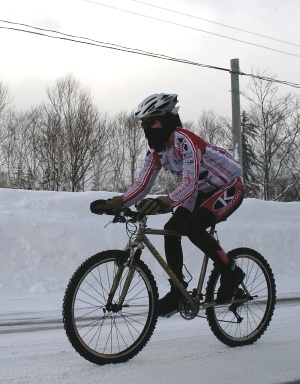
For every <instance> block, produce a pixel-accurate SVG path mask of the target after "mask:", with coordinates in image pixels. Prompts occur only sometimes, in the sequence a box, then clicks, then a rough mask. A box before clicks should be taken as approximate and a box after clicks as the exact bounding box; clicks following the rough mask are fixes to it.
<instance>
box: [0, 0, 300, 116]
mask: <svg viewBox="0 0 300 384" xmlns="http://www.w3.org/2000/svg"><path fill="white" fill-rule="evenodd" d="M144 2H145V3H148V4H152V5H155V6H157V7H164V8H168V9H171V10H173V11H177V12H181V13H184V14H189V15H192V16H194V17H188V16H185V15H182V14H177V13H174V12H169V11H166V10H163V9H159V8H157V7H150V6H147V5H145V4H141V2H137V1H133V0H95V3H99V4H102V6H101V5H98V4H95V3H91V2H87V1H84V0H0V5H1V19H2V20H5V21H10V22H15V23H24V24H29V25H31V26H35V27H39V28H46V29H51V30H56V31H59V32H62V33H66V34H71V35H75V36H82V37H86V38H90V39H94V40H97V41H101V42H107V43H112V44H118V45H121V46H125V47H128V48H136V49H140V50H144V51H148V52H153V53H158V54H163V55H167V56H171V57H175V58H180V59H185V60H189V61H193V62H197V63H200V64H206V65H212V66H216V67H221V68H227V69H229V68H230V60H231V59H233V58H239V60H240V70H241V71H242V72H244V73H252V72H256V71H257V70H259V69H260V70H265V71H266V72H267V74H268V75H269V76H271V77H273V76H276V77H277V79H279V80H286V81H290V82H293V83H298V84H300V71H299V64H300V41H299V36H300V23H299V15H300V0H251V1H249V0H164V2H161V1H160V0H144ZM103 5H108V6H110V7H116V8H122V9H124V10H127V11H130V12H135V13H139V14H142V15H147V16H150V17H152V18H149V17H143V16H138V15H136V14H132V13H128V12H124V11H120V10H117V9H113V8H109V7H105V6H103ZM199 18H201V19H199ZM157 19H162V20H165V21H169V22H171V23H174V24H170V23H165V22H162V21H159V20H157ZM202 19H207V20H210V21H212V22H208V21H204V20H202ZM175 24H177V25H175ZM178 24H180V25H182V26H179V25H178ZM220 24H224V25H226V26H230V27H231V28H229V27H226V26H223V25H220ZM8 26H12V25H9V24H7V23H4V22H3V21H1V22H0V27H8ZM183 26H184V27H183ZM15 27H17V26H15ZM22 28H24V27H22ZM26 29H28V28H26ZM239 29H243V30H245V31H249V32H252V33H251V34H250V33H246V32H244V31H241V30H239ZM200 30H201V31H200ZM255 34H258V35H264V36H268V37H272V38H273V39H270V38H265V37H261V36H258V35H255ZM221 36H226V37H227V38H225V37H221ZM229 38H231V39H229ZM233 39H235V40H233ZM276 39H277V40H276ZM237 40H240V41H237ZM278 40H281V41H285V43H284V42H280V41H278ZM241 41H244V42H248V43H251V44H246V43H242V42H241ZM288 43H289V44H288ZM0 44H1V60H0V68H1V70H0V81H1V82H2V83H4V84H5V85H7V86H8V88H9V90H10V92H11V94H12V95H13V97H14V103H15V105H16V106H17V108H18V109H28V108H30V107H31V106H34V105H37V104H39V103H41V102H43V101H45V100H46V88H47V87H49V86H53V85H54V83H55V81H56V80H57V79H58V78H59V77H63V76H65V75H67V74H69V73H72V74H73V75H74V76H75V78H76V79H77V80H78V81H79V82H80V84H82V85H83V86H87V87H88V88H89V89H90V91H91V94H92V96H93V99H94V102H95V104H97V105H98V107H99V109H100V110H101V111H103V112H105V111H107V112H108V113H109V114H114V113H117V112H120V111H121V110H122V111H131V110H132V109H134V108H135V107H136V105H137V104H138V103H139V102H140V101H141V100H142V99H144V98H145V97H146V96H148V95H149V94H152V93H156V92H170V93H178V94H179V101H180V103H179V105H180V115H181V118H182V120H183V121H197V119H198V117H199V116H200V114H201V112H202V111H203V110H214V112H216V113H217V114H221V115H226V116H229V117H231V95H230V87H231V85H230V74H229V73H227V72H225V71H219V70H215V69H208V68H202V67H198V66H192V65H187V64H181V63H176V62H172V61H165V60H161V59H155V58H151V57H146V56H141V55H137V54H131V53H124V52H120V51H115V50H111V49H105V48H99V47H95V46H90V45H84V44H79V43H74V42H68V41H63V40H58V39H51V38H48V37H42V36H38V35H34V34H29V33H23V32H17V31H14V30H7V29H2V28H0ZM260 46H264V47H266V48H262V47H260ZM267 48H268V49H267ZM278 51H283V52H286V53H281V52H278ZM249 80H250V79H249V78H248V77H245V76H243V77H242V78H240V88H241V90H242V91H243V90H245V89H246V86H247V84H248V83H249ZM279 89H280V92H282V93H284V94H285V93H288V92H293V93H299V92H300V90H299V89H297V88H292V87H288V86H285V85H280V86H279ZM243 103H244V101H243V100H242V108H243V105H244V104H243Z"/></svg>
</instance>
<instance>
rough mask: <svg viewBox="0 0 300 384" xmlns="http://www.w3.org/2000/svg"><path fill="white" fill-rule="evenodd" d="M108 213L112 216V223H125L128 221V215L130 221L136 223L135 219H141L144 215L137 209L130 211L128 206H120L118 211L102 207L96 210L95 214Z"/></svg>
mask: <svg viewBox="0 0 300 384" xmlns="http://www.w3.org/2000/svg"><path fill="white" fill-rule="evenodd" d="M103 214H104V215H110V216H114V218H113V223H126V221H128V219H127V218H128V217H130V218H131V219H130V221H131V222H133V223H136V222H137V221H141V220H142V219H143V218H144V217H145V215H144V214H143V213H141V212H138V211H132V210H131V209H130V208H126V207H124V208H122V209H120V210H118V211H113V210H112V209H102V210H99V211H98V212H97V215H103Z"/></svg>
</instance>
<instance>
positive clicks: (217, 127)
mask: <svg viewBox="0 0 300 384" xmlns="http://www.w3.org/2000/svg"><path fill="white" fill-rule="evenodd" d="M195 133H196V134H198V135H199V136H201V137H202V138H203V139H205V140H207V141H208V142H210V143H212V144H214V145H219V146H221V147H222V148H224V149H226V150H232V124H231V121H230V120H229V119H228V118H225V117H223V116H220V115H217V114H216V113H215V112H213V111H211V110H209V111H203V112H202V114H201V116H200V117H199V120H198V126H197V128H195Z"/></svg>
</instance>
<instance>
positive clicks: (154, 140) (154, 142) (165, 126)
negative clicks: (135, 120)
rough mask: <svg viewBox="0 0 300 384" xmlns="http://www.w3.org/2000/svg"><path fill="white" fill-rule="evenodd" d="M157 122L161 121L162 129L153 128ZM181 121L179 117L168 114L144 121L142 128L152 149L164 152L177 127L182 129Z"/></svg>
mask: <svg viewBox="0 0 300 384" xmlns="http://www.w3.org/2000/svg"><path fill="white" fill-rule="evenodd" d="M155 120H158V121H160V123H161V124H162V128H151V127H152V125H153V124H154V123H155ZM181 126H182V124H181V121H180V118H179V116H178V115H172V114H171V113H167V114H166V115H164V116H158V117H152V118H148V119H144V120H143V121H142V127H143V128H144V132H145V136H146V139H147V140H148V144H149V147H150V148H153V149H155V150H156V151H158V152H159V151H162V150H163V149H164V148H165V146H166V144H167V142H168V141H169V138H170V137H171V135H172V132H174V130H175V129H176V127H181Z"/></svg>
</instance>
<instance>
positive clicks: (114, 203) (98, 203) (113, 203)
mask: <svg viewBox="0 0 300 384" xmlns="http://www.w3.org/2000/svg"><path fill="white" fill-rule="evenodd" d="M123 206H124V201H123V200H122V198H121V196H114V197H112V198H111V199H108V200H95V201H93V202H92V203H91V206H90V209H91V212H92V213H96V214H102V213H103V212H105V211H118V210H120V209H121V208H122V207H123Z"/></svg>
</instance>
